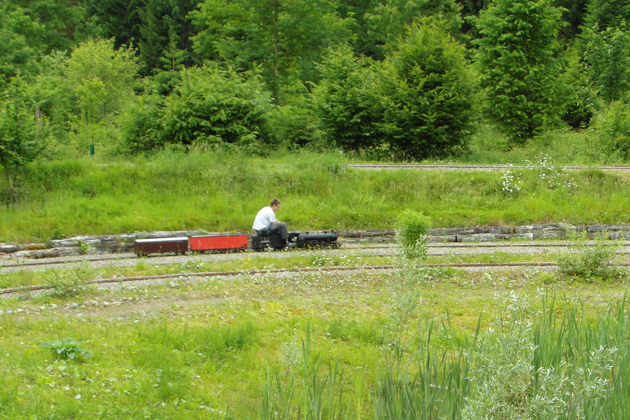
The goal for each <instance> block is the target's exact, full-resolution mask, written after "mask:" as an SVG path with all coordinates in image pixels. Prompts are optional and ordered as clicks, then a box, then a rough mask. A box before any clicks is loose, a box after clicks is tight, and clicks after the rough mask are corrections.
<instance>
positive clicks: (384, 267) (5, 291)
mask: <svg viewBox="0 0 630 420" xmlns="http://www.w3.org/2000/svg"><path fill="white" fill-rule="evenodd" d="M619 265H621V266H630V264H619ZM555 266H556V263H553V262H538V263H528V262H522V263H453V264H448V263H445V264H425V267H429V268H449V267H450V268H502V267H505V268H510V267H555ZM393 269H396V266H394V265H363V266H354V267H350V266H348V267H318V268H288V269H276V270H248V271H215V272H202V273H176V274H161V275H157V276H138V277H117V278H113V279H98V280H92V281H89V282H87V283H88V284H96V285H99V284H112V283H132V282H140V281H149V280H168V279H174V278H182V277H183V278H193V277H235V276H242V275H256V274H285V273H320V272H335V271H362V270H393ZM45 289H47V287H46V286H28V287H22V288H11V289H0V295H9V294H14V293H24V292H36V291H41V290H45Z"/></svg>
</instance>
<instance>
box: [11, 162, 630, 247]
mask: <svg viewBox="0 0 630 420" xmlns="http://www.w3.org/2000/svg"><path fill="white" fill-rule="evenodd" d="M347 162H348V158H347V157H344V156H343V155H339V154H311V153H297V154H285V155H280V156H278V157H276V158H253V157H245V156H235V155H221V154H210V153H202V154H194V153H191V154H180V153H170V152H164V153H162V154H159V155H156V156H153V157H152V158H151V159H141V158H138V159H135V160H133V161H120V162H109V163H106V164H104V163H99V162H97V161H90V160H83V161H64V162H48V163H42V164H40V165H38V166H33V167H31V168H29V170H28V172H27V173H26V174H25V175H24V176H23V178H22V181H21V184H20V186H19V187H18V190H17V192H16V191H9V192H8V191H4V200H5V203H11V204H9V205H8V206H5V208H4V209H3V211H2V212H1V213H0V232H1V237H0V240H2V241H4V242H28V241H40V242H45V241H46V240H48V239H51V238H60V237H66V236H74V235H89V234H113V233H125V232H133V231H153V230H182V229H202V230H207V231H249V230H250V227H251V223H252V219H253V216H254V215H255V214H256V212H257V211H258V210H259V209H260V208H261V207H263V206H265V205H268V202H269V200H270V198H273V197H277V198H279V199H280V200H281V201H283V205H282V208H281V209H280V213H279V214H278V218H279V219H280V220H283V221H285V222H287V223H288V224H289V226H290V227H291V229H295V230H315V229H322V230H323V229H365V228H392V227H393V226H394V224H395V220H396V218H397V217H398V215H399V214H400V213H401V212H402V211H403V210H405V209H412V210H417V211H422V212H424V213H425V214H426V215H427V216H428V217H430V219H431V220H432V222H433V225H434V226H435V227H449V226H450V227H453V226H470V225H480V224H493V225H501V224H508V225H513V224H526V223H534V222H551V221H563V222H569V223H616V222H630V213H628V212H627V209H628V208H630V174H626V173H608V172H606V173H604V172H602V171H600V170H596V169H593V170H584V171H575V172H569V171H562V170H560V169H558V168H556V167H555V166H554V165H553V162H551V161H550V160H549V158H546V157H544V156H542V157H540V158H539V161H537V162H534V163H540V162H542V163H543V166H542V167H539V168H536V169H510V170H507V171H497V172H460V171H455V172H452V171H448V172H429V171H403V170H400V171H387V172H385V171H363V170H358V169H352V168H348V167H346V166H345V163H347Z"/></svg>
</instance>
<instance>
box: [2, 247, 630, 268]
mask: <svg viewBox="0 0 630 420" xmlns="http://www.w3.org/2000/svg"><path fill="white" fill-rule="evenodd" d="M602 245H603V246H621V247H626V246H630V242H624V243H621V244H618V243H605V244H602ZM571 246H573V245H572V244H566V243H564V244H554V243H549V244H531V243H509V244H496V243H495V244H484V243H465V244H464V243H449V244H438V243H431V244H429V248H433V249H440V248H471V249H479V248H543V249H544V248H568V247H571ZM394 248H395V247H393V246H368V247H347V248H343V249H342V251H357V250H358V251H366V250H372V249H394ZM321 251H332V250H325V249H323V250H322V249H319V250H317V252H321ZM336 251H339V248H337V250H336ZM290 252H299V251H290ZM224 254H229V253H217V254H209V253H208V254H202V255H224ZM616 254H617V255H623V254H630V251H619V252H617V253H616ZM108 255H116V254H108ZM254 255H264V254H254ZM448 255H450V254H449V253H444V252H442V253H434V254H430V256H435V257H441V256H448ZM515 255H518V254H515ZM160 256H161V257H172V256H174V255H160ZM185 256H188V257H194V256H198V255H197V254H187V255H185ZM371 256H374V257H389V256H391V255H387V254H379V255H371ZM155 257H158V256H155ZM60 258H61V257H60ZM143 258H149V259H150V258H154V257H153V256H148V257H143ZM131 259H138V257H137V256H136V255H129V254H121V255H119V256H110V257H108V258H89V257H88V258H84V259H76V260H55V261H32V262H20V263H10V264H0V270H2V269H3V268H18V267H36V266H46V265H63V264H72V263H81V262H88V263H89V262H103V261H112V262H113V261H119V260H131Z"/></svg>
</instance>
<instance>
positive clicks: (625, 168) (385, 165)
mask: <svg viewBox="0 0 630 420" xmlns="http://www.w3.org/2000/svg"><path fill="white" fill-rule="evenodd" d="M348 167H350V168H357V169H372V170H380V169H427V170H465V171H492V170H499V169H509V168H513V169H536V168H542V166H540V165H475V164H465V163H464V164H459V165H456V164H445V165H436V164H425V165H420V164H417V165H415V164H409V163H408V164H404V163H403V164H394V163H391V164H389V163H349V164H348ZM559 167H560V168H562V169H569V170H585V169H601V170H603V171H628V170H630V166H581V165H559Z"/></svg>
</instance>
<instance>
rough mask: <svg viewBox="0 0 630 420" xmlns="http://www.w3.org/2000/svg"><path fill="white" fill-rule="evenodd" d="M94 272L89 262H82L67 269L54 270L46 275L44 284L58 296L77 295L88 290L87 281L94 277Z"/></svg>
mask: <svg viewBox="0 0 630 420" xmlns="http://www.w3.org/2000/svg"><path fill="white" fill-rule="evenodd" d="M92 273H93V271H92V268H91V267H90V266H89V265H88V264H87V263H81V264H80V265H78V266H76V267H74V268H72V269H71V270H67V271H56V270H52V271H50V272H49V273H48V274H47V275H45V276H44V279H43V281H44V286H46V287H47V288H49V289H50V290H51V291H52V293H53V294H54V295H56V296H61V297H70V296H77V295H80V294H82V293H85V292H86V291H87V289H88V283H87V281H88V280H90V279H91V278H92Z"/></svg>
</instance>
